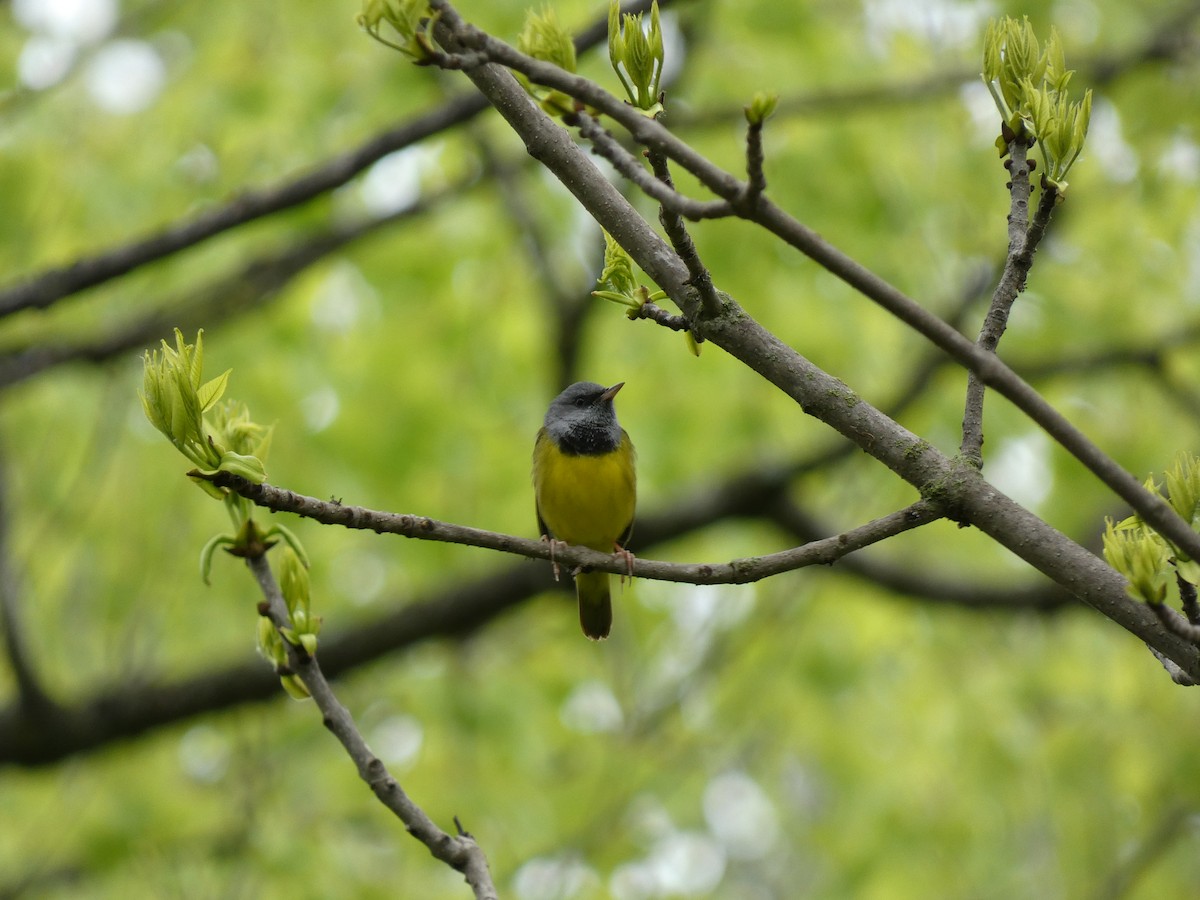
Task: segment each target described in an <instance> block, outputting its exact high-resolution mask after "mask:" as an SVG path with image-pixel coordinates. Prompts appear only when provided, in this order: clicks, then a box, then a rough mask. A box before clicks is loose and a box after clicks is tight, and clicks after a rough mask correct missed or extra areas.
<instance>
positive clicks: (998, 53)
mask: <svg viewBox="0 0 1200 900" xmlns="http://www.w3.org/2000/svg"><path fill="white" fill-rule="evenodd" d="M1072 75H1074V70H1072V69H1068V68H1067V67H1066V60H1065V57H1064V54H1063V48H1062V40H1061V39H1060V38H1059V36H1058V30H1057V29H1055V28H1051V29H1050V40H1049V41H1048V42H1047V44H1046V47H1045V49H1042V48H1041V47H1040V45H1039V43H1038V39H1037V35H1035V34H1034V31H1033V26H1032V25H1031V24H1030V23H1029V18H1028V17H1025V18H1024V19H1022V20H1020V21H1018V20H1017V19H1013V18H1007V17H1006V18H1005V19H1003V20H993V21H991V22H990V23H989V24H988V28H987V32H986V33H985V35H984V45H983V81H984V83H985V84H986V85H987V87H988V90H989V91H990V92H991V95H992V99H993V100H994V101H995V103H996V108H997V109H999V111H1000V115H1001V116H1002V117H1003V120H1004V126H1005V132H1004V133H1003V134H1002V135H1001V137H999V138H998V139H997V141H996V146H997V147H998V148H999V150H1000V155H1001V156H1004V155H1006V154H1007V153H1008V146H1009V143H1010V142H1011V141H1014V140H1022V141H1026V142H1030V143H1031V142H1033V141H1036V142H1037V144H1038V146H1039V148H1040V149H1041V153H1042V161H1043V163H1044V166H1045V168H1044V177H1045V178H1046V181H1047V182H1048V183H1050V184H1052V185H1053V186H1054V187H1055V188H1057V190H1058V193H1059V195H1060V196H1061V195H1063V194H1065V192H1066V187H1067V183H1066V180H1065V179H1066V175H1067V172H1069V171H1070V169H1071V166H1072V165H1074V164H1075V160H1076V159H1078V158H1079V154H1080V153H1081V152H1082V150H1083V145H1084V141H1085V140H1086V138H1087V131H1088V123H1089V122H1090V120H1091V115H1092V92H1091V91H1090V90H1088V91H1085V92H1084V95H1083V99H1082V100H1079V101H1071V100H1070V99H1068V97H1067V93H1066V91H1067V85H1068V84H1069V83H1070V81H1071V76H1072Z"/></svg>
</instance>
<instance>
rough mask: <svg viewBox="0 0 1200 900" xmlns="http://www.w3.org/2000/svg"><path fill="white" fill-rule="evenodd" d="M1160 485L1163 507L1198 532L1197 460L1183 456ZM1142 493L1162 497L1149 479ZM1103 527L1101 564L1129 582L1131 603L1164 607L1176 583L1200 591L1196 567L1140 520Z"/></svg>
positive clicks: (1108, 522) (1199, 485) (1199, 476)
mask: <svg viewBox="0 0 1200 900" xmlns="http://www.w3.org/2000/svg"><path fill="white" fill-rule="evenodd" d="M1164 480H1165V484H1166V490H1167V494H1166V499H1167V502H1168V503H1170V504H1171V508H1172V509H1174V510H1175V512H1176V513H1177V514H1178V515H1179V517H1180V518H1182V519H1184V520H1185V521H1187V522H1189V523H1191V525H1192V527H1193V528H1196V527H1197V525H1198V524H1200V522H1198V521H1197V516H1196V510H1197V504H1198V503H1200V460H1198V459H1197V458H1196V456H1194V455H1193V454H1191V453H1181V454H1180V455H1179V456H1178V457H1177V458H1176V460H1175V462H1174V464H1173V465H1172V466H1171V468H1170V469H1168V470H1167V471H1166V472H1165V473H1164ZM1146 488H1147V489H1148V490H1150V491H1153V492H1154V493H1156V494H1161V489H1160V487H1159V485H1158V484H1156V483H1155V481H1154V479H1153V478H1151V479H1149V480H1147V482H1146ZM1105 521H1106V526H1105V530H1104V558H1105V559H1106V560H1107V561H1108V564H1109V565H1110V566H1112V567H1113V568H1114V569H1116V570H1117V571H1118V572H1120V573H1121V574H1122V575H1124V576H1125V578H1126V579H1127V580H1128V581H1129V584H1128V585H1127V586H1126V591H1128V593H1129V595H1130V596H1131V597H1133V598H1134V599H1135V600H1140V601H1142V602H1143V603H1152V604H1159V603H1163V602H1164V601H1165V600H1166V597H1167V591H1168V589H1169V587H1170V585H1171V583H1172V582H1173V581H1174V580H1175V578H1176V577H1178V578H1180V579H1182V580H1183V581H1186V582H1188V583H1189V584H1194V585H1200V563H1198V562H1197V561H1196V560H1193V559H1190V558H1189V557H1188V556H1187V555H1186V554H1184V553H1183V552H1181V551H1180V550H1179V549H1178V548H1177V547H1175V546H1174V545H1173V544H1172V543H1170V542H1169V541H1168V540H1166V539H1165V538H1164V537H1162V536H1161V535H1160V534H1158V532H1156V531H1154V530H1153V529H1152V528H1150V527H1149V526H1147V525H1146V523H1145V522H1143V521H1142V519H1141V518H1140V517H1139V516H1136V515H1135V516H1130V517H1129V518H1127V519H1123V520H1121V521H1120V522H1114V521H1113V520H1112V519H1111V518H1110V519H1106V520H1105Z"/></svg>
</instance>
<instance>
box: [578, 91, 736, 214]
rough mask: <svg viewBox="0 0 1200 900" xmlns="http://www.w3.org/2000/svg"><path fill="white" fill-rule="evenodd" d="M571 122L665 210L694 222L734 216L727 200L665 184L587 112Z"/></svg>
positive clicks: (597, 150)
mask: <svg viewBox="0 0 1200 900" xmlns="http://www.w3.org/2000/svg"><path fill="white" fill-rule="evenodd" d="M567 124H577V125H578V127H579V134H580V135H581V136H582V137H584V138H586V139H587V140H588V141H590V142H591V144H592V147H593V149H594V150H595V151H596V153H597V154H598V155H599V156H601V157H603V158H604V159H606V160H608V162H609V163H611V164H612V167H613V168H614V169H616V170H617V171H618V172H620V173H621V174H622V175H624V176H625V177H626V178H628V179H629V180H630V181H631V182H633V183H634V184H636V185H637V186H638V187H639V188H640V189H641V190H642V191H643V192H644V193H645V194H646V196H648V197H650V198H651V199H653V200H656V201H658V203H659V204H660V205H661V206H663V207H664V208H665V209H669V210H671V211H672V212H673V213H676V214H678V215H681V216H686V217H687V218H689V219H692V220H693V221H699V220H701V219H720V218H724V217H726V216H729V215H732V213H733V207H732V206H731V205H730V204H729V203H727V202H726V201H724V200H707V201H704V200H693V199H692V198H690V197H686V196H684V195H683V194H681V193H679V192H678V191H676V190H675V188H674V186H673V185H671V184H670V183H664V182H663V181H662V180H661V179H658V178H655V177H654V176H652V175H651V174H650V173H649V172H647V171H646V170H645V168H644V167H643V166H642V164H641V163H640V162H639V161H638V159H637V158H636V157H635V156H634V155H633V154H632V153H630V152H629V151H628V150H626V149H625V148H624V147H622V146H621V143H620V142H619V141H618V140H617V139H616V138H614V137H613V136H612V135H611V134H609V133H608V131H607V130H606V129H605V128H604V126H602V125H601V124H600V123H599V122H598V121H597V120H596V119H595V118H593V117H592V116H589V115H588V114H587V113H585V112H579V113H576V114H574V115H573V116H571V117H570V118H569V121H568V122H567Z"/></svg>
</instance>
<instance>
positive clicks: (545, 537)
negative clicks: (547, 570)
mask: <svg viewBox="0 0 1200 900" xmlns="http://www.w3.org/2000/svg"><path fill="white" fill-rule="evenodd" d="M542 541H543V543H546V544H549V545H550V566H551V568H553V569H554V580H555V581H558V580H559V575H560V574H561V572H562V570H561V569H560V567H559V565H558V560H556V559H555V558H554V552H555V551H556V550H557V549H558V548H559V547H566V546H568V544H567V542H566V541H558V540H555V539H554V538H552V537H550V535H548V534H543V535H542Z"/></svg>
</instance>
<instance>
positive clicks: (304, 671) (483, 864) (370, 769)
mask: <svg viewBox="0 0 1200 900" xmlns="http://www.w3.org/2000/svg"><path fill="white" fill-rule="evenodd" d="M246 565H247V566H249V567H250V571H251V572H252V573H253V574H254V579H255V581H257V582H258V587H259V589H260V590H261V591H262V594H263V597H264V598H265V600H264V602H263V603H262V604H260V606H259V612H260V613H262V614H263V615H266V616H268V617H269V618H270V620H271V622H272V624H273V625H274V626H275V628H276V629H277V630H279V631H280V632H281V633H282V631H283V630H284V629H286V628H290V627H291V625H292V620H291V617H290V615H289V614H288V608H287V603H286V601H285V600H284V599H283V594H282V593H281V592H280V590H279V585H278V584H277V583H276V581H275V576H274V575H273V574H272V573H271V567H270V565H269V564H268V563H267V558H266V556H265V555H260V556H251V557H249V558H247V560H246ZM283 643H284V646H285V647H286V648H287V654H288V662H289V664H290V665H291V667H292V669H293V671H294V673H295V675H296V676H297V677H299V679H300V680H301V681H302V682H304V686H305V688H307V689H308V693H309V695H310V696H311V697H312V699H313V702H314V703H315V704H316V706H317V709H319V710H320V711H321V715H322V721H323V722H324V724H325V727H326V728H328V729H329V731H330V732H331V733H332V734H333V736H334V737H336V738H337V739H338V742H339V743H340V744H341V745H342V747H344V748H345V750H346V753H347V754H348V755H349V757H350V759H351V760H353V762H354V765H355V767H356V768H357V769H358V776H359V777H360V778H361V779H362V780H363V781H365V782H366V783H367V786H368V787H370V788H371V791H372V792H373V793H374V794H375V796H376V797H377V798H378V799H379V802H380V803H382V804H383V805H384V806H386V807H387V808H388V809H390V810H391V811H392V812H393V813H395V814H396V817H397V818H398V819H400V821H401V822H403V823H404V826H405V828H407V829H408V832H409V834H411V835H412V836H413V837H415V838H416V839H417V840H418V841H420V842H421V843H422V844H424V845H425V846H426V847H428V848H429V852H430V853H432V854H433V856H434V858H435V859H439V860H441V861H442V862H444V863H446V865H448V866H450V867H451V868H453V869H456V870H457V871H459V872H462V873H463V875H464V876H465V877H466V879H467V883H468V884H469V885H471V889H472V890H473V891H474V892H475V896H476V897H477V898H479V900H498V897H499V895H498V894H497V893H496V888H495V887H494V886H493V884H492V876H491V872H489V871H488V865H487V857H486V856H484V853H483V850H482V849H480V847H479V845H478V844H477V843H476V842H475V839H474V838H473V837H471V835H469V834H467V833H466V832H465V831H463V830H462V829H461V827H460V828H459V834H458V835H457V836H452V835H449V834H447V833H446V832H444V831H442V830H441V829H440V828H438V827H437V825H435V824H434V822H433V820H432V819H431V818H429V816H428V815H427V814H426V813H425V811H424V810H423V809H421V807H419V806H418V805H417V804H416V803H414V802H413V801H412V799H411V798H410V797H409V796H408V794H407V793H406V792H405V791H404V788H402V787H401V786H400V783H399V782H398V781H397V780H396V779H395V778H394V777H393V776H392V774H391V773H390V772H388V770H387V766H385V765H384V763H383V760H381V759H380V758H379V757H378V756H376V755H375V754H374V753H373V752H371V748H370V747H369V746H367V742H366V739H365V738H363V736H362V733H361V732H360V731H359V730H358V726H357V725H355V724H354V718H353V716H351V715H350V710H348V709H346V707H345V706H344V705H342V703H341V701H340V700H338V698H337V696H336V695H335V694H334V693H333V689H332V688H331V687H330V686H329V682H328V681H327V680H326V679H325V674H324V673H323V672H322V671H321V665H320V663H318V662H317V659H316V657H315V656H310V655H309V654H308V653H307V652H305V651H304V649H303V648H301V647H297V646H296V645H295V644H293V643H291V642H290V641H289V640H287V638H286V636H284V637H283ZM456 821H457V820H456Z"/></svg>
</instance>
